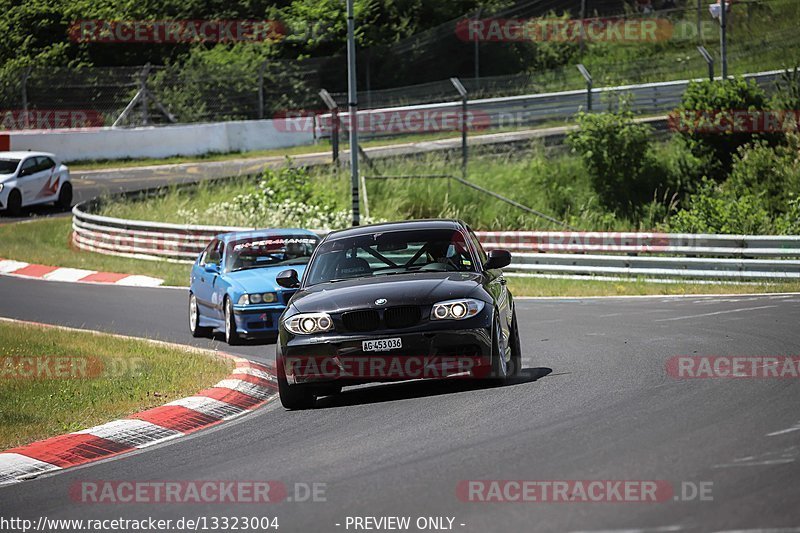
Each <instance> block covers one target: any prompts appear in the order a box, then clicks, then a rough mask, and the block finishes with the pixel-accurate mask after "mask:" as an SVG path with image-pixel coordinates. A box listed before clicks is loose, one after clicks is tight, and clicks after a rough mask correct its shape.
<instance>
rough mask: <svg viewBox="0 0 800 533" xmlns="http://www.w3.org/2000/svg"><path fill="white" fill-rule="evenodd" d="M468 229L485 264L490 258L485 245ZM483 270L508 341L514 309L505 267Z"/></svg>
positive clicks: (482, 263)
mask: <svg viewBox="0 0 800 533" xmlns="http://www.w3.org/2000/svg"><path fill="white" fill-rule="evenodd" d="M467 231H468V232H469V239H470V242H471V243H472V246H473V247H474V248H475V251H476V252H477V253H478V260H479V261H480V262H481V265H485V264H486V261H487V260H488V259H489V256H488V255H487V254H486V251H485V250H484V249H483V245H481V242H480V240H478V236H477V235H475V232H474V231H472V229H471V228H469V227H467ZM483 272H484V277H485V284H486V290H487V291H489V294H491V295H492V298H494V301H495V303H496V304H497V308H498V312H499V315H500V328H501V329H502V332H503V338H505V339H506V342H507V341H508V338H509V335H510V334H511V317H512V314H513V311H514V310H513V308H512V306H511V299H510V297H509V292H508V286H507V280H506V277H505V275H504V274H503V269H501V268H496V269H491V270H484V271H483Z"/></svg>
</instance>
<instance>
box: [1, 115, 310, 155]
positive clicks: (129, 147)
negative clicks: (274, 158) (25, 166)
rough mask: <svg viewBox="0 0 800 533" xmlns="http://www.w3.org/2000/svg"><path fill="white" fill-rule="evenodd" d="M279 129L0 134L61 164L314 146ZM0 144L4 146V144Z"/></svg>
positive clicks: (254, 125) (267, 124)
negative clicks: (49, 153) (44, 153)
mask: <svg viewBox="0 0 800 533" xmlns="http://www.w3.org/2000/svg"><path fill="white" fill-rule="evenodd" d="M276 123H277V127H276ZM282 125H283V121H275V120H245V121H238V122H219V123H213V124H186V125H180V126H161V127H149V128H130V129H125V128H86V129H81V130H36V131H12V132H8V133H5V134H2V136H4V137H5V136H8V142H7V146H8V149H11V150H41V151H44V152H52V153H54V154H56V155H58V156H59V157H61V158H62V159H63V160H64V161H80V160H87V159H124V158H144V157H171V156H178V155H202V154H207V153H211V152H220V153H226V152H250V151H254V150H269V149H272V148H286V147H290V146H299V145H304V144H311V143H313V142H314V137H313V132H312V131H311V130H310V129H309V130H308V131H301V132H297V131H285V130H286V128H285V127H282ZM0 145H3V147H4V148H5V143H2V142H0Z"/></svg>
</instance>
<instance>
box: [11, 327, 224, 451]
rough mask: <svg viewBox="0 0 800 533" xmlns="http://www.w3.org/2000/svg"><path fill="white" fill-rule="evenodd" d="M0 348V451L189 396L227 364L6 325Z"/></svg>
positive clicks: (144, 345) (139, 344) (142, 345)
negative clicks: (29, 359) (31, 363)
mask: <svg viewBox="0 0 800 533" xmlns="http://www.w3.org/2000/svg"><path fill="white" fill-rule="evenodd" d="M0 346H2V348H0V361H2V363H3V364H2V366H1V367H0V377H2V379H0V450H5V449H8V448H12V447H14V446H20V445H23V444H27V443H30V442H33V441H36V440H40V439H44V438H47V437H52V436H55V435H60V434H63V433H67V432H71V431H78V430H81V429H85V428H88V427H91V426H94V425H97V424H102V423H104V422H108V421H111V420H115V419H117V418H121V417H124V416H127V415H130V414H132V413H136V412H138V411H141V410H144V409H149V408H152V407H156V406H159V405H163V404H165V403H167V402H170V401H172V400H176V399H178V398H183V397H186V396H191V395H192V394H194V393H196V392H197V391H199V390H201V389H203V388H204V387H207V386H210V385H212V384H214V383H216V382H217V381H219V380H221V379H223V378H224V377H225V376H227V375H228V374H229V373H230V370H231V369H232V367H233V365H232V364H231V363H230V362H228V361H225V360H223V359H217V358H213V357H209V356H207V355H203V354H198V353H191V352H186V351H183V350H180V349H173V348H166V347H163V346H157V345H155V344H151V343H148V342H145V341H138V340H130V339H121V338H118V337H113V336H110V335H102V334H94V333H91V332H77V331H66V330H60V329H54V328H44V327H39V326H33V325H23V324H13V323H8V322H0ZM24 358H33V360H34V361H35V363H34V367H31V366H29V365H28V364H25V363H23V361H26V360H25V359H24ZM45 362H46V363H45ZM31 368H34V369H35V370H33V374H34V375H33V376H26V375H25V374H28V373H29V370H30V369H31ZM46 369H48V370H49V371H50V373H49V375H48V373H47V370H46ZM59 369H60V370H59Z"/></svg>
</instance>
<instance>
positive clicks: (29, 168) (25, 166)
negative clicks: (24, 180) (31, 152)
mask: <svg viewBox="0 0 800 533" xmlns="http://www.w3.org/2000/svg"><path fill="white" fill-rule="evenodd" d="M19 172H20V174H22V173H23V172H25V173H27V174H26V175H30V174H33V173H34V172H36V158H35V157H31V158H30V159H26V160H25V162H24V163H22V168H21V169H20V170H19Z"/></svg>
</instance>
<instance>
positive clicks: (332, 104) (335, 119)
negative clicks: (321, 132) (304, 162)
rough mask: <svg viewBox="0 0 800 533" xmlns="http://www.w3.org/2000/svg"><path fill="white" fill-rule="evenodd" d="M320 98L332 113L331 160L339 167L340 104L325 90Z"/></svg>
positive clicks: (320, 94) (320, 92) (321, 92)
mask: <svg viewBox="0 0 800 533" xmlns="http://www.w3.org/2000/svg"><path fill="white" fill-rule="evenodd" d="M319 96H320V98H322V101H323V102H325V105H326V106H328V109H329V110H330V112H331V150H332V153H331V158H332V159H333V165H334V166H337V167H338V166H339V104H337V103H336V100H334V99H333V96H331V93H329V92H328V91H326V90H325V89H321V90H320V91H319Z"/></svg>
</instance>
